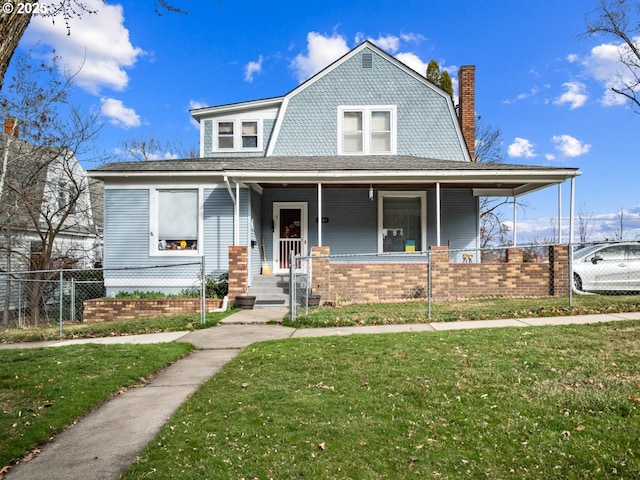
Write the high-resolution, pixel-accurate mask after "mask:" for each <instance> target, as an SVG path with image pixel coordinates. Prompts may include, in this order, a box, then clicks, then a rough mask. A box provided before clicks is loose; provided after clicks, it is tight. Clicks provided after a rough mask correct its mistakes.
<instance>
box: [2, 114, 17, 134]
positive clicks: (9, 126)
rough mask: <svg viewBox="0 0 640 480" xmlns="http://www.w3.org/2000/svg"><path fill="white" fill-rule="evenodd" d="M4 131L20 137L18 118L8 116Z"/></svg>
mask: <svg viewBox="0 0 640 480" xmlns="http://www.w3.org/2000/svg"><path fill="white" fill-rule="evenodd" d="M4 133H5V134H6V135H13V136H14V137H16V138H18V126H17V125H16V119H15V118H13V117H7V119H6V120H5V121H4Z"/></svg>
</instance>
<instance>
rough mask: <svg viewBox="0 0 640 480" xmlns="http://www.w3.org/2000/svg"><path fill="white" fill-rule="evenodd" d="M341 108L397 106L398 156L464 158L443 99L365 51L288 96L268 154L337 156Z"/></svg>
mask: <svg viewBox="0 0 640 480" xmlns="http://www.w3.org/2000/svg"><path fill="white" fill-rule="evenodd" d="M363 52H370V53H373V67H372V68H371V69H363V68H362V67H361V55H362V53H363ZM340 105H397V115H398V118H397V132H398V136H397V145H398V147H397V153H398V154H399V155H416V156H422V157H430V158H439V159H445V160H458V161H464V160H465V156H464V150H463V146H462V145H461V143H460V140H459V137H458V136H457V129H456V124H457V118H455V116H454V115H452V113H451V110H450V109H449V104H448V102H447V99H446V97H444V96H443V95H442V94H441V92H439V91H436V90H434V89H431V88H429V87H428V86H425V85H424V84H423V83H422V82H420V81H419V80H417V79H415V78H413V77H411V76H410V75H407V74H406V72H405V71H403V70H401V69H400V68H398V67H397V66H395V65H394V64H392V63H390V62H388V61H387V60H385V59H384V58H383V57H381V56H379V55H378V54H377V53H375V52H373V51H370V50H368V49H365V50H363V51H362V52H360V53H359V54H357V55H355V56H354V57H352V58H351V59H349V60H348V61H345V62H344V63H343V64H341V65H339V66H338V67H337V68H335V69H334V70H333V71H330V72H328V73H326V74H325V75H323V76H322V77H321V78H319V79H318V80H316V81H315V82H314V83H313V84H312V85H310V86H308V87H307V88H304V89H303V90H301V91H300V92H298V93H297V94H295V95H294V96H292V97H291V98H290V100H289V104H288V106H287V110H286V112H285V115H284V117H283V122H282V126H281V128H280V133H279V136H278V138H277V143H276V145H275V147H274V151H273V155H275V156H278V155H284V156H287V155H336V154H337V153H338V150H337V148H338V147H337V137H338V126H337V112H338V110H337V108H338V106H340Z"/></svg>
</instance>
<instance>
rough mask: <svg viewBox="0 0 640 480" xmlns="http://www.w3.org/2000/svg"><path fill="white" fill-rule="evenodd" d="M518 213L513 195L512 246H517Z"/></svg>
mask: <svg viewBox="0 0 640 480" xmlns="http://www.w3.org/2000/svg"><path fill="white" fill-rule="evenodd" d="M517 212H518V203H517V201H516V197H515V195H514V196H513V246H514V247H517V246H518V220H517V218H516V217H517V215H516V213H517Z"/></svg>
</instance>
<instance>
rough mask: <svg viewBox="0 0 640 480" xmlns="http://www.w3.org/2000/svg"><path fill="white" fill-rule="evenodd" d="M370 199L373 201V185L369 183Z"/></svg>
mask: <svg viewBox="0 0 640 480" xmlns="http://www.w3.org/2000/svg"><path fill="white" fill-rule="evenodd" d="M369 200H371V201H372V202H373V185H369Z"/></svg>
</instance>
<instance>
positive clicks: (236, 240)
mask: <svg viewBox="0 0 640 480" xmlns="http://www.w3.org/2000/svg"><path fill="white" fill-rule="evenodd" d="M233 244H234V245H240V184H239V183H238V182H236V202H235V204H234V212H233Z"/></svg>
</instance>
